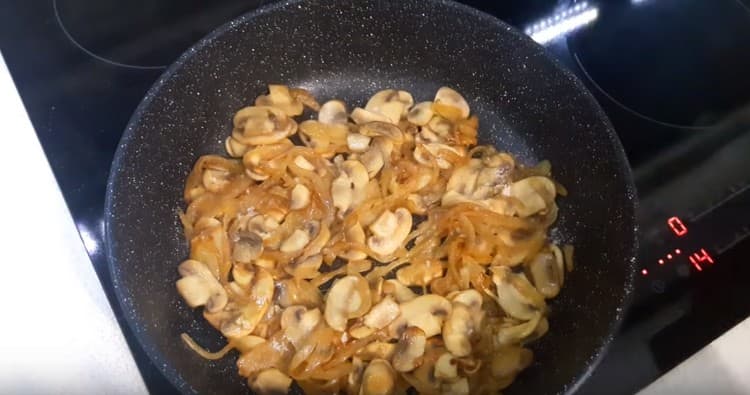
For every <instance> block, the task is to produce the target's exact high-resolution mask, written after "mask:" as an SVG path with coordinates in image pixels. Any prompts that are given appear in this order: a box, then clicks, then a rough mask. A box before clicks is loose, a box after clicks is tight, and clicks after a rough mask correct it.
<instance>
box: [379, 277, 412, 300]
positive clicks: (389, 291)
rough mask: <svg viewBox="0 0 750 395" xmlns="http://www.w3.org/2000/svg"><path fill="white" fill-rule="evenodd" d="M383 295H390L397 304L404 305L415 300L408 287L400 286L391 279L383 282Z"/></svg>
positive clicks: (396, 281)
mask: <svg viewBox="0 0 750 395" xmlns="http://www.w3.org/2000/svg"><path fill="white" fill-rule="evenodd" d="M383 293H385V294H386V295H392V296H393V298H394V299H396V302H398V303H405V302H408V301H410V300H414V299H416V298H417V294H415V293H414V291H412V290H411V289H409V287H407V286H405V285H404V284H401V283H400V282H398V280H393V279H390V280H385V281H384V282H383Z"/></svg>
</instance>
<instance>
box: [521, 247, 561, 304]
mask: <svg viewBox="0 0 750 395" xmlns="http://www.w3.org/2000/svg"><path fill="white" fill-rule="evenodd" d="M561 258H562V257H561V256H560V259H561ZM529 271H530V272H531V278H532V280H533V281H534V286H535V287H536V289H537V290H538V291H539V293H541V294H542V295H544V297H545V298H547V299H550V298H554V297H555V296H557V294H558V293H560V287H562V282H563V273H564V272H563V267H562V262H561V260H560V261H559V260H558V259H556V257H555V255H553V254H552V253H551V252H540V253H539V254H537V255H536V256H535V257H534V259H532V260H531V262H529Z"/></svg>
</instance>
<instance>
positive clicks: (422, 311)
mask: <svg viewBox="0 0 750 395" xmlns="http://www.w3.org/2000/svg"><path fill="white" fill-rule="evenodd" d="M400 307H401V315H400V316H399V317H398V318H397V319H396V320H394V321H393V322H392V323H391V325H389V328H391V330H392V332H395V333H396V334H397V335H400V334H401V331H403V330H405V329H406V328H407V327H410V326H415V327H417V328H419V329H421V330H422V331H423V332H424V334H425V336H427V337H432V336H435V335H437V334H439V333H440V332H441V331H442V326H443V321H445V319H446V318H447V317H448V316H449V315H450V313H451V311H453V307H452V306H451V302H449V301H448V299H446V298H444V297H442V296H440V295H435V294H427V295H421V296H417V297H416V298H414V299H412V300H410V301H408V302H404V303H402V304H401V306H400Z"/></svg>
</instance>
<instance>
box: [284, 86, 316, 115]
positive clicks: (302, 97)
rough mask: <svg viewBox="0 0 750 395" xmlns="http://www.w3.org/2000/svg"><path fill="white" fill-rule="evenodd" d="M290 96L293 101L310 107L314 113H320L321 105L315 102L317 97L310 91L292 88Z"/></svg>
mask: <svg viewBox="0 0 750 395" xmlns="http://www.w3.org/2000/svg"><path fill="white" fill-rule="evenodd" d="M289 95H291V96H292V99H294V100H296V101H298V102H300V103H302V105H304V106H305V107H308V108H310V109H311V110H313V111H320V104H319V103H318V101H317V100H315V96H313V95H312V93H310V92H309V91H308V90H306V89H302V88H291V89H289Z"/></svg>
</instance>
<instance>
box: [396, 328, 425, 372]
mask: <svg viewBox="0 0 750 395" xmlns="http://www.w3.org/2000/svg"><path fill="white" fill-rule="evenodd" d="M426 343H427V337H426V336H425V333H424V331H423V330H421V329H419V328H417V327H415V326H411V327H408V328H406V330H405V331H404V333H402V334H401V338H399V340H398V344H397V345H396V352H395V353H394V354H393V361H392V362H393V368H394V369H395V370H396V371H397V372H409V371H412V370H414V369H416V368H417V366H419V365H421V364H422V356H423V355H424V349H425V344H426Z"/></svg>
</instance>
